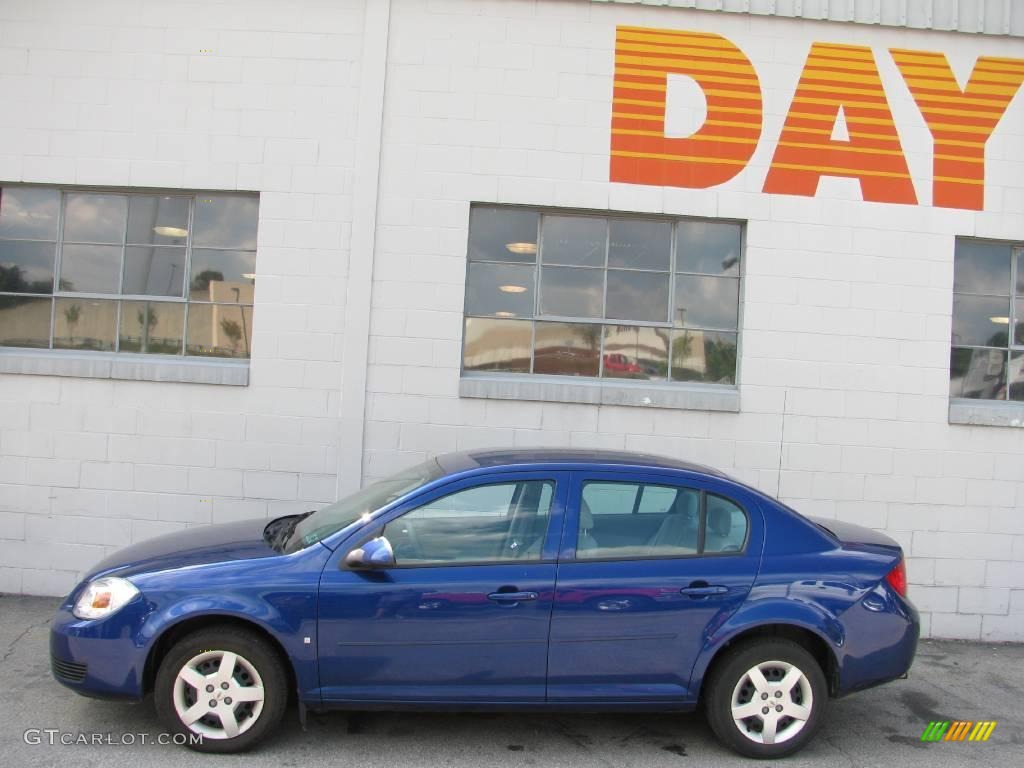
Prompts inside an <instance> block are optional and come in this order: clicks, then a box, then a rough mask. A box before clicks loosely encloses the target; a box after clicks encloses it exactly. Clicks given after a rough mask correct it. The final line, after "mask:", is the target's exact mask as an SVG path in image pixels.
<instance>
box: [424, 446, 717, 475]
mask: <svg viewBox="0 0 1024 768" xmlns="http://www.w3.org/2000/svg"><path fill="white" fill-rule="evenodd" d="M437 462H438V464H440V465H441V468H442V469H443V470H444V471H445V472H447V473H449V474H451V473H455V472H466V471H469V470H472V469H478V468H497V467H523V468H525V467H536V466H538V465H590V466H593V465H602V466H627V467H632V468H634V469H637V468H641V469H673V470H683V471H686V472H696V473H699V474H704V475H713V476H714V477H722V478H727V475H725V473H723V472H720V471H719V470H717V469H714V468H712V467H707V466H704V465H703V464H695V463H693V462H689V461H680V460H679V459H672V458H669V457H667V456H656V455H654V454H650V453H636V452H633V451H605V450H590V449H580V448H501V449H477V450H471V451H460V452H458V453H445V454H441V455H439V456H438V457H437Z"/></svg>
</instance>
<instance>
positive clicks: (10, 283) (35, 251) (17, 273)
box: [0, 240, 57, 293]
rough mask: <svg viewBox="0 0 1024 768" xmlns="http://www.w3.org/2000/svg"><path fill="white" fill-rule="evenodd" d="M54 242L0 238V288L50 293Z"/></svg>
mask: <svg viewBox="0 0 1024 768" xmlns="http://www.w3.org/2000/svg"><path fill="white" fill-rule="evenodd" d="M56 253H57V246H56V245H55V244H54V243H32V242H26V241H24V240H21V241H17V240H0V291H10V292H12V293H53V262H54V257H55V256H56Z"/></svg>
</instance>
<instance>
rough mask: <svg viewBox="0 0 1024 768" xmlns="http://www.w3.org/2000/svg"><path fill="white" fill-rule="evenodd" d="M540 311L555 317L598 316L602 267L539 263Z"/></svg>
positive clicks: (599, 313)
mask: <svg viewBox="0 0 1024 768" xmlns="http://www.w3.org/2000/svg"><path fill="white" fill-rule="evenodd" d="M540 279H541V286H540V311H541V314H543V315H555V316H558V317H601V309H602V305H603V304H604V270H603V269H578V268H573V267H542V268H541V271H540Z"/></svg>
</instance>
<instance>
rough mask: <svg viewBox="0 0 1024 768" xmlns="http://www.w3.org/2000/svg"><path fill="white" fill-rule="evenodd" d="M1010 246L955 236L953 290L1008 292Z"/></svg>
mask: <svg viewBox="0 0 1024 768" xmlns="http://www.w3.org/2000/svg"><path fill="white" fill-rule="evenodd" d="M1010 250H1011V249H1010V246H1008V245H1000V244H998V243H979V242H973V241H971V240H957V243H956V260H955V262H954V270H953V290H954V291H963V292H965V293H991V294H995V295H996V296H1008V295H1009V293H1010Z"/></svg>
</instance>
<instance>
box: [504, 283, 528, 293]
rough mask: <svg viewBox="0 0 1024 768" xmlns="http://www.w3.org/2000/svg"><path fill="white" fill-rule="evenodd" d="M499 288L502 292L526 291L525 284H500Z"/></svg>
mask: <svg viewBox="0 0 1024 768" xmlns="http://www.w3.org/2000/svg"><path fill="white" fill-rule="evenodd" d="M498 290H499V291H501V292H502V293H526V286H525V285H499V286H498Z"/></svg>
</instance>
